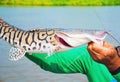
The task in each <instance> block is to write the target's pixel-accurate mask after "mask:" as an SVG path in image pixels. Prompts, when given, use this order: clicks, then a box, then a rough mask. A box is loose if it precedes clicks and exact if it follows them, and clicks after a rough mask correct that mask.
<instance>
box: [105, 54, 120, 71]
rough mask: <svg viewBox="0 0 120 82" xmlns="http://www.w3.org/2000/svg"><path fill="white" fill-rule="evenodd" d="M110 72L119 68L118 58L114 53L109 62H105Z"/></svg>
mask: <svg viewBox="0 0 120 82" xmlns="http://www.w3.org/2000/svg"><path fill="white" fill-rule="evenodd" d="M105 65H106V66H107V68H108V69H109V71H110V72H111V73H113V72H115V71H117V70H118V69H119V68H120V58H119V57H118V56H117V55H116V56H115V57H114V58H112V60H111V61H110V62H109V64H105Z"/></svg>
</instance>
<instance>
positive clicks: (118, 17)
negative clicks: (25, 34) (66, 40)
mask: <svg viewBox="0 0 120 82" xmlns="http://www.w3.org/2000/svg"><path fill="white" fill-rule="evenodd" d="M0 17H2V18H3V19H4V20H5V21H7V22H8V23H10V24H12V25H14V26H16V27H18V28H20V29H23V30H29V29H35V28H66V29H91V30H94V29H97V30H106V31H109V32H110V33H111V34H112V35H113V36H114V37H115V38H116V39H117V40H119V38H120V36H119V30H120V28H119V27H120V23H119V21H120V7H119V6H115V7H114V6H112V7H109V6H108V7H32V8H30V7H28V8H22V7H16V8H14V7H0ZM109 41H110V42H111V43H113V44H115V45H118V43H117V42H116V41H115V40H112V39H110V40H109ZM10 47H11V46H10V45H9V44H8V43H6V42H4V41H3V40H0V82H56V81H57V82H88V81H87V78H86V76H85V75H83V74H60V75H59V74H54V73H50V72H47V71H44V70H42V69H40V68H39V67H38V66H37V65H36V64H34V63H33V62H31V61H30V60H28V59H27V58H25V57H24V58H23V59H21V60H20V61H17V62H12V61H9V60H8V51H9V49H10Z"/></svg>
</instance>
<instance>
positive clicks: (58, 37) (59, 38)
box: [55, 33, 73, 48]
mask: <svg viewBox="0 0 120 82" xmlns="http://www.w3.org/2000/svg"><path fill="white" fill-rule="evenodd" d="M65 37H67V38H69V36H68V35H66V34H64V33H60V34H56V35H55V39H56V40H57V41H58V42H59V43H60V45H62V46H64V47H68V48H73V46H72V45H70V44H69V43H68V42H67V41H66V40H65Z"/></svg>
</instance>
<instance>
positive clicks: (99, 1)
mask: <svg viewBox="0 0 120 82" xmlns="http://www.w3.org/2000/svg"><path fill="white" fill-rule="evenodd" d="M114 5H120V0H0V6H114Z"/></svg>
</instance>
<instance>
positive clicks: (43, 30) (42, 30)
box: [28, 28, 54, 32]
mask: <svg viewBox="0 0 120 82" xmlns="http://www.w3.org/2000/svg"><path fill="white" fill-rule="evenodd" d="M50 30H54V29H41V28H40V29H33V30H29V31H28V32H46V31H50Z"/></svg>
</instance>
